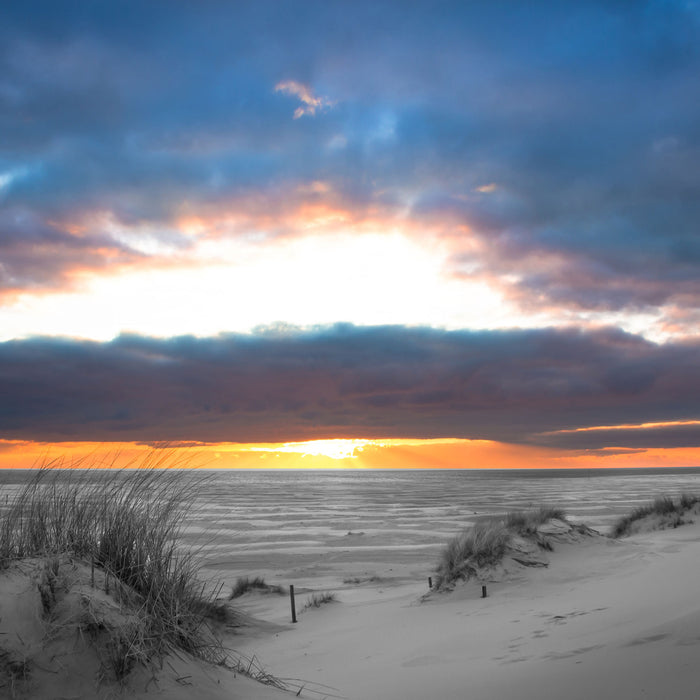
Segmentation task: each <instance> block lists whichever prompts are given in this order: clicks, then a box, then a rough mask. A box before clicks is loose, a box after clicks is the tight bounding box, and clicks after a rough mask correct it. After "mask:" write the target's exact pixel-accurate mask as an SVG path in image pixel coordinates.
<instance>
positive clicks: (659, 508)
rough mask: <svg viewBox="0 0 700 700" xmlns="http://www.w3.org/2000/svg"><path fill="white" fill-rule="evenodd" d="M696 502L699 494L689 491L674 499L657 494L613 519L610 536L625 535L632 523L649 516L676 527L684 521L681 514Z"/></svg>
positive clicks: (699, 501)
mask: <svg viewBox="0 0 700 700" xmlns="http://www.w3.org/2000/svg"><path fill="white" fill-rule="evenodd" d="M697 503H700V496H698V495H696V494H691V493H683V494H681V495H680V496H679V498H678V499H677V500H675V501H674V500H673V499H672V498H670V497H669V496H657V497H656V498H655V499H654V500H653V501H651V502H650V503H647V504H645V505H642V506H639V507H638V508H635V509H634V510H633V511H632V512H631V513H628V514H627V515H623V516H622V517H621V518H619V519H618V520H617V521H615V523H614V524H613V526H612V528H611V531H610V536H611V537H625V536H626V535H629V534H630V533H631V531H632V529H633V526H634V523H636V522H638V521H640V520H643V519H644V518H649V517H651V516H660V517H661V518H662V521H663V525H662V527H678V525H681V524H683V522H684V521H683V515H684V514H685V513H686V512H687V511H688V510H690V509H691V508H693V507H694V506H695V505H696V504H697Z"/></svg>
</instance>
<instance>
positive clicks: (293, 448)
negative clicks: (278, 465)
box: [275, 438, 373, 459]
mask: <svg viewBox="0 0 700 700" xmlns="http://www.w3.org/2000/svg"><path fill="white" fill-rule="evenodd" d="M372 442H373V441H372V440H359V439H345V438H333V439H331V440H309V441H308V442H286V443H284V444H283V445H281V446H280V447H277V448H276V450H275V452H294V453H298V454H300V455H302V457H306V456H311V457H328V458H329V459H357V453H358V452H362V450H363V449H364V448H365V447H366V446H367V445H369V444H371V443H372Z"/></svg>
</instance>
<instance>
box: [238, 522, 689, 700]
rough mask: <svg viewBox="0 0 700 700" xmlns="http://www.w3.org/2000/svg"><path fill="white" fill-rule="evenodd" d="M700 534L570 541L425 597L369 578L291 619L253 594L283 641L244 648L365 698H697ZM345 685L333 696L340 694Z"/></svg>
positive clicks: (268, 637) (245, 641)
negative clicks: (494, 574) (487, 579)
mask: <svg viewBox="0 0 700 700" xmlns="http://www.w3.org/2000/svg"><path fill="white" fill-rule="evenodd" d="M699 575H700V524H697V523H696V524H690V525H686V526H683V527H679V528H677V529H672V530H665V531H660V532H653V533H647V534H644V535H637V536H633V537H631V538H629V539H626V540H624V541H612V540H606V539H602V538H601V539H598V538H594V539H591V541H589V542H584V543H575V544H569V545H562V546H560V547H558V548H557V551H555V552H553V553H552V554H551V562H550V565H549V566H548V567H546V568H541V569H523V570H522V571H520V572H519V573H518V574H517V575H516V576H515V578H514V580H512V581H508V582H497V583H489V584H488V586H487V592H488V597H487V598H481V585H480V584H477V583H467V584H464V585H463V586H459V587H457V589H456V590H455V591H453V592H451V593H444V594H442V593H438V594H432V595H429V596H427V597H425V593H426V592H427V591H426V587H425V586H424V585H421V584H420V583H416V584H414V585H409V584H400V585H391V584H390V583H388V584H387V583H385V582H375V583H372V582H367V583H364V584H360V585H356V586H346V587H344V588H343V589H341V590H340V591H338V598H339V601H338V602H334V603H329V604H328V605H326V606H323V607H322V608H319V609H310V610H308V611H306V612H305V613H304V614H303V615H301V616H300V619H299V622H298V623H297V624H296V625H292V624H290V623H289V622H290V621H289V614H288V612H289V611H288V605H287V601H286V600H277V601H274V602H272V601H270V599H269V596H261V595H251V598H252V600H250V601H249V602H248V603H247V605H248V606H249V609H250V610H251V612H253V613H254V614H255V615H256V616H258V617H260V618H263V619H266V620H268V621H271V622H274V623H276V624H278V625H279V629H278V630H276V631H275V632H274V633H265V632H259V633H256V632H255V630H254V629H253V630H251V631H250V633H249V634H248V635H245V633H244V637H243V638H242V639H241V641H240V642H239V648H240V649H242V650H243V651H244V652H246V653H247V654H248V655H251V654H255V655H256V656H257V657H258V658H260V659H263V660H264V661H265V663H266V665H267V666H268V668H269V669H270V670H271V671H272V672H274V673H276V674H279V675H280V676H282V677H294V678H304V679H308V680H309V681H310V682H313V683H321V684H323V685H324V686H328V687H329V691H328V692H329V697H330V696H331V695H330V694H331V693H333V694H334V695H337V696H340V697H345V698H353V699H356V700H372V699H377V700H380V699H386V700H399V699H401V700H406V699H415V700H419V699H421V698H441V699H444V700H458V699H460V700H461V699H464V698H469V699H470V700H471V699H473V700H491V699H494V700H495V699H500V700H509V699H510V698H513V699H515V698H518V699H520V700H522V699H526V700H529V699H532V700H535V698H541V697H552V698H570V699H572V700H586V699H588V698H617V699H623V700H626V699H629V700H632V699H636V698H642V697H649V698H662V697H668V696H669V694H670V693H673V694H674V695H676V694H679V695H681V696H682V695H691V696H692V695H693V694H694V693H695V692H696V691H695V689H696V688H697V683H698V680H700V671H698V667H697V653H698V645H700V602H698V599H697V593H696V586H695V583H694V582H695V581H697V577H698V576H699ZM331 689H332V690H331Z"/></svg>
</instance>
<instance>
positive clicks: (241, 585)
mask: <svg viewBox="0 0 700 700" xmlns="http://www.w3.org/2000/svg"><path fill="white" fill-rule="evenodd" d="M254 590H257V591H260V592H261V593H276V594H278V595H284V593H286V591H285V589H284V586H278V585H276V584H269V583H265V579H264V578H263V577H262V576H255V577H254V578H250V577H249V576H239V577H238V578H237V579H236V583H235V584H234V585H233V588H232V589H231V593H230V594H229V600H233V599H234V598H240V597H241V596H242V595H245V594H246V593H249V592H250V591H254Z"/></svg>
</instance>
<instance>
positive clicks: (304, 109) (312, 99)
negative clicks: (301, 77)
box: [275, 80, 335, 119]
mask: <svg viewBox="0 0 700 700" xmlns="http://www.w3.org/2000/svg"><path fill="white" fill-rule="evenodd" d="M275 92H281V93H283V94H285V95H290V96H293V97H296V98H298V99H299V100H300V101H301V102H302V105H301V106H300V107H297V108H296V110H295V111H294V119H299V117H303V116H304V115H309V116H312V117H313V116H314V115H315V114H316V111H317V110H319V109H323V108H325V107H332V106H333V105H334V104H335V102H333V101H332V100H329V99H328V98H327V97H316V95H314V93H313V91H312V90H311V88H310V87H309V86H308V85H304V84H303V83H298V82H297V81H296V80H285V81H283V82H281V83H277V85H275Z"/></svg>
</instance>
